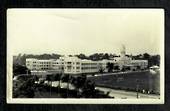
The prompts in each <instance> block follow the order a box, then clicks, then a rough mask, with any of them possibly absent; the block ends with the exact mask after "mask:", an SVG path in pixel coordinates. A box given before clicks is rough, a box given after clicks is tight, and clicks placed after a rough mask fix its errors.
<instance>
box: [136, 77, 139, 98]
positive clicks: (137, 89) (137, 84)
mask: <svg viewBox="0 0 170 111" xmlns="http://www.w3.org/2000/svg"><path fill="white" fill-rule="evenodd" d="M136 93H137V94H136V98H137V99H138V98H139V80H138V79H137V80H136Z"/></svg>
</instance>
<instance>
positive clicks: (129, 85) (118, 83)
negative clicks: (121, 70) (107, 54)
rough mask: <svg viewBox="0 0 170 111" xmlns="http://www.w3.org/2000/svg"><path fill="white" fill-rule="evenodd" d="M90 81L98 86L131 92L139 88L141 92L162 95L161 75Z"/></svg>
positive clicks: (148, 73) (121, 76)
mask: <svg viewBox="0 0 170 111" xmlns="http://www.w3.org/2000/svg"><path fill="white" fill-rule="evenodd" d="M88 79H89V80H92V81H94V82H95V84H96V85H97V86H103V87H109V88H114V89H123V90H131V91H136V88H137V86H138V89H139V91H142V90H143V89H144V90H145V91H150V92H151V93H156V94H159V93H160V74H159V73H158V74H151V73H150V72H149V71H144V72H129V73H126V74H116V75H105V76H97V77H89V78H88Z"/></svg>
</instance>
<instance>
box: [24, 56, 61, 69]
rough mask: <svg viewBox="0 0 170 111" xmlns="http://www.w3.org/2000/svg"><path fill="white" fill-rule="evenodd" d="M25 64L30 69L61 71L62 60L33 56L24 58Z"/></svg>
mask: <svg viewBox="0 0 170 111" xmlns="http://www.w3.org/2000/svg"><path fill="white" fill-rule="evenodd" d="M26 66H27V68H28V69H30V70H31V71H50V72H52V71H53V72H61V71H62V67H63V66H64V62H63V61H62V60H60V59H57V60H55V59H50V60H39V59H34V58H29V59H26Z"/></svg>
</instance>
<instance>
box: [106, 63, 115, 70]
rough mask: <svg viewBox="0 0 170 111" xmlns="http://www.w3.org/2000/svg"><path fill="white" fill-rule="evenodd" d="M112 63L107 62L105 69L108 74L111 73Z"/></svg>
mask: <svg viewBox="0 0 170 111" xmlns="http://www.w3.org/2000/svg"><path fill="white" fill-rule="evenodd" d="M113 65H114V64H113V63H110V62H108V63H107V66H106V68H107V69H108V72H113Z"/></svg>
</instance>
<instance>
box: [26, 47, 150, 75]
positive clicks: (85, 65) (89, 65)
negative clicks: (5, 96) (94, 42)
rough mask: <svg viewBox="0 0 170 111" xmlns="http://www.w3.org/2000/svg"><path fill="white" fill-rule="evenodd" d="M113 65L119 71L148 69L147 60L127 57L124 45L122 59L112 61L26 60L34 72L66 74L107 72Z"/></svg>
mask: <svg viewBox="0 0 170 111" xmlns="http://www.w3.org/2000/svg"><path fill="white" fill-rule="evenodd" d="M108 63H113V64H114V66H117V67H119V68H118V69H119V70H122V69H123V68H128V69H129V70H137V69H146V68H147V67H148V61H147V60H132V58H131V57H127V56H126V48H125V46H124V45H122V47H121V50H120V57H115V58H114V59H112V60H105V59H104V60H100V61H92V60H87V59H83V60H82V59H79V58H78V57H74V56H73V57H69V56H64V57H60V58H59V59H49V60H39V59H35V58H28V59H26V66H27V68H28V69H30V70H31V71H32V72H36V71H48V72H55V73H61V72H64V73H66V74H79V73H95V72H99V71H100V70H101V69H102V70H103V72H107V64H108Z"/></svg>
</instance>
